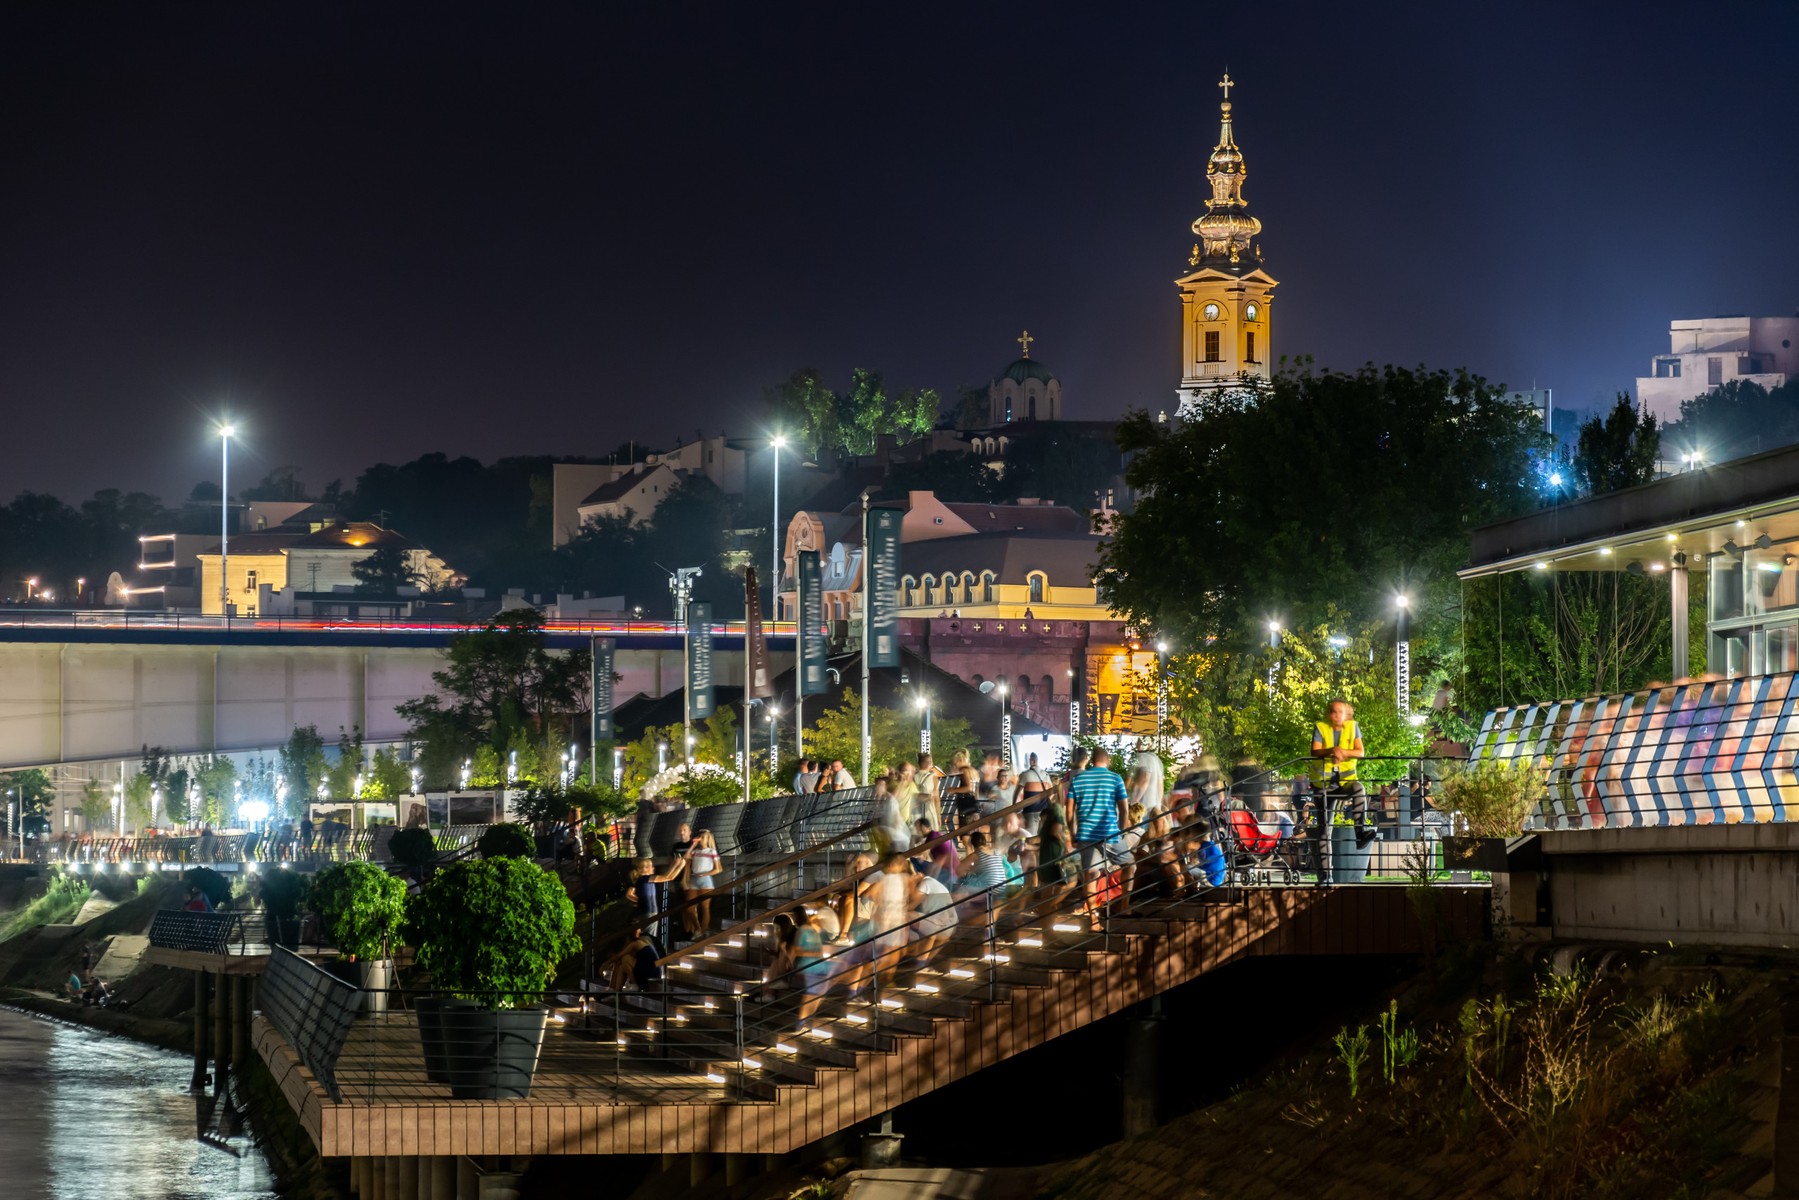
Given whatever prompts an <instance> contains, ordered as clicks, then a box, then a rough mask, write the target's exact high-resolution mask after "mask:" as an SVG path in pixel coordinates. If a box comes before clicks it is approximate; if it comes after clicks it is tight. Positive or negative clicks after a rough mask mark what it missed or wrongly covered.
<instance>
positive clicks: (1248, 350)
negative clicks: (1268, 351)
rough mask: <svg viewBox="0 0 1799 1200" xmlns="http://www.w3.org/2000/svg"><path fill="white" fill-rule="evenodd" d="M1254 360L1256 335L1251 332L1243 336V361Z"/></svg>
mask: <svg viewBox="0 0 1799 1200" xmlns="http://www.w3.org/2000/svg"><path fill="white" fill-rule="evenodd" d="M1255 360H1256V335H1255V332H1254V331H1253V330H1252V331H1250V332H1249V333H1246V334H1244V335H1243V361H1244V362H1254V361H1255Z"/></svg>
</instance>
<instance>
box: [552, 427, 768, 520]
mask: <svg viewBox="0 0 1799 1200" xmlns="http://www.w3.org/2000/svg"><path fill="white" fill-rule="evenodd" d="M755 444H756V443H752V442H745V441H742V440H739V439H737V438H727V437H724V436H722V435H721V436H716V437H709V438H698V439H696V440H694V441H691V442H688V443H686V444H685V445H681V446H676V447H675V448H674V449H673V450H669V451H666V452H663V453H657V454H650V455H646V456H645V459H644V461H643V462H632V463H619V464H611V463H557V464H555V466H554V467H553V468H552V471H551V480H552V482H551V499H550V509H551V513H550V544H551V545H552V546H560V545H562V544H563V543H564V542H566V541H568V540H569V539H571V538H573V537H574V536H575V535H576V534H578V533H580V532H581V526H582V525H584V524H586V522H587V521H588V520H589V519H591V518H594V517H598V516H623V515H626V510H627V509H628V510H629V515H630V518H631V520H632V521H633V522H643V521H647V520H649V519H650V517H651V516H653V515H654V514H655V511H656V506H657V505H658V504H660V503H662V498H663V497H664V496H666V495H667V494H668V493H669V491H671V490H672V488H673V487H674V485H676V484H678V483H679V482H680V481H681V480H683V479H689V478H697V477H702V476H703V477H704V478H706V479H710V480H711V481H712V482H713V483H715V484H717V485H718V490H719V491H721V492H724V493H725V494H726V495H728V496H741V495H743V492H744V486H745V476H746V474H747V473H748V451H749V448H750V447H751V446H752V445H755ZM659 469H660V471H661V474H660V475H658V477H657V478H656V479H654V480H648V481H646V480H644V479H639V480H637V481H636V482H624V481H626V480H628V479H629V478H630V477H632V476H648V475H650V474H654V473H656V472H657V471H658V470H659ZM614 485H616V486H614Z"/></svg>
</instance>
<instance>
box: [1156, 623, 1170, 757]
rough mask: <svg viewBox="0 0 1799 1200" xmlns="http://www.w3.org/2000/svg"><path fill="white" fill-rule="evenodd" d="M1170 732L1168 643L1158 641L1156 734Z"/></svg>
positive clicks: (1160, 735) (1158, 735)
mask: <svg viewBox="0 0 1799 1200" xmlns="http://www.w3.org/2000/svg"><path fill="white" fill-rule="evenodd" d="M1167 733H1168V643H1167V642H1157V643H1156V736H1157V737H1165V736H1166V735H1167Z"/></svg>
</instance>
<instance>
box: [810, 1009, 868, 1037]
mask: <svg viewBox="0 0 1799 1200" xmlns="http://www.w3.org/2000/svg"><path fill="white" fill-rule="evenodd" d="M843 1019H844V1020H846V1021H848V1022H849V1023H850V1024H851V1025H866V1024H868V1018H867V1017H865V1016H863V1015H862V1014H861V1013H846V1014H844V1018H843ZM812 1033H813V1034H814V1036H816V1035H817V1033H818V1030H816V1029H814V1030H813V1031H812ZM825 1036H826V1037H829V1036H830V1035H829V1034H826V1035H825Z"/></svg>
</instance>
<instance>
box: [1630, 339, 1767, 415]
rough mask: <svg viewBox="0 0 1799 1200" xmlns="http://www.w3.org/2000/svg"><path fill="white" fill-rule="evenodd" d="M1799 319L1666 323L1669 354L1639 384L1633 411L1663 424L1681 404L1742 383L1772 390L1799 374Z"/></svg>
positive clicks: (1659, 357)
mask: <svg viewBox="0 0 1799 1200" xmlns="http://www.w3.org/2000/svg"><path fill="white" fill-rule="evenodd" d="M1795 341H1799V316H1792V317H1744V316H1726V317H1701V318H1699V319H1697V320H1691V321H1671V322H1669V323H1668V353H1666V354H1658V355H1656V356H1655V358H1654V359H1652V360H1651V361H1650V364H1649V374H1647V375H1644V376H1640V377H1638V379H1637V407H1638V408H1639V409H1641V410H1642V411H1643V412H1645V413H1648V414H1650V415H1653V416H1654V417H1655V419H1656V420H1657V421H1660V422H1662V423H1664V424H1665V423H1667V422H1669V421H1674V420H1678V419H1679V417H1680V405H1681V402H1682V401H1684V400H1691V399H1692V398H1693V397H1695V396H1700V395H1703V394H1705V393H1706V392H1709V391H1711V390H1712V389H1714V388H1718V387H1722V386H1723V385H1724V384H1727V383H1731V382H1734V381H1736V380H1743V381H1745V382H1748V383H1755V384H1759V385H1761V386H1762V387H1764V388H1768V389H1770V390H1772V389H1774V388H1777V387H1779V386H1780V385H1781V384H1783V383H1786V382H1787V381H1788V380H1790V379H1792V378H1793V376H1794V375H1795V374H1799V350H1795V349H1794V347H1793V343H1794V342H1795Z"/></svg>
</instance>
